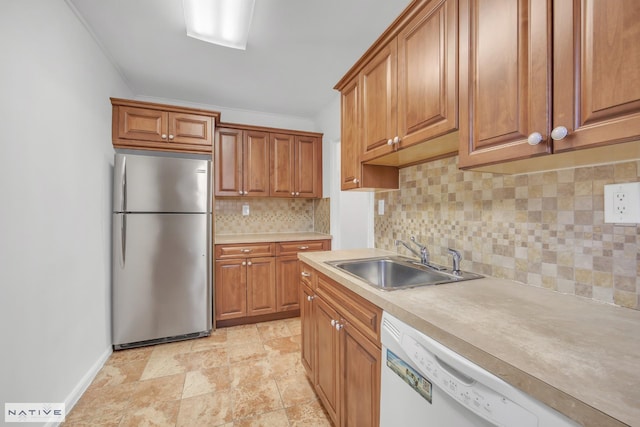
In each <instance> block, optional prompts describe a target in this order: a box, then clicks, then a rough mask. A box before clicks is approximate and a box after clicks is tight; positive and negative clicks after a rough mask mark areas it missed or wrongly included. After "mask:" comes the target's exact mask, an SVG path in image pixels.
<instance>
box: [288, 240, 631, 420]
mask: <svg viewBox="0 0 640 427" xmlns="http://www.w3.org/2000/svg"><path fill="white" fill-rule="evenodd" d="M389 254H394V255H395V253H394V252H388V251H382V250H377V249H355V250H341V251H326V252H310V253H301V254H299V255H298V257H299V258H300V259H301V260H302V261H304V262H306V263H307V264H309V265H310V266H311V267H313V268H315V269H316V270H318V271H320V272H321V273H324V274H325V275H327V276H329V277H330V278H332V279H334V280H335V281H337V282H339V283H340V284H342V285H344V286H345V287H347V288H348V289H350V290H352V291H354V292H355V293H357V294H359V295H361V296H362V297H364V298H366V299H368V300H369V301H371V302H373V303H374V304H376V305H378V306H379V307H381V308H382V309H383V310H385V311H388V312H389V313H391V314H393V315H394V316H396V317H398V318H399V319H401V320H403V321H404V322H406V323H408V324H409V325H411V326H413V327H415V328H416V329H418V330H420V331H422V332H424V333H425V334H426V335H429V336H431V337H432V338H434V339H436V340H437V341H440V342H441V343H442V344H444V345H446V346H447V347H449V348H451V349H452V350H454V351H456V352H457V353H459V354H461V355H463V356H464V357H466V358H467V359H469V360H471V361H472V362H474V363H476V364H478V365H479V366H481V367H483V368H484V369H486V370H488V371H489V372H492V373H493V374H495V375H497V376H498V377H501V378H502V379H504V380H505V381H507V382H508V383H510V384H512V385H514V386H515V387H517V388H519V389H521V390H523V391H524V392H526V393H528V394H529V395H531V396H533V397H535V398H537V399H538V400H540V401H542V402H543V403H545V404H547V405H549V406H551V407H553V408H555V409H556V410H558V411H559V412H562V413H564V414H566V415H567V416H569V417H570V418H573V419H574V420H576V421H578V422H579V423H580V424H582V425H584V426H594V427H595V426H598V427H603V426H623V425H631V426H640V311H636V310H631V309H627V308H622V307H617V306H613V305H609V304H604V303H599V302H596V301H593V300H590V299H586V298H581V297H577V296H573V295H565V294H561V293H558V292H553V291H550V290H547V289H543V288H538V287H534V286H529V285H523V284H520V283H517V282H513V281H510V280H504V279H495V278H483V279H478V280H470V281H466V282H458V283H450V284H444V285H439V286H426V287H421V288H414V289H406V290H397V291H391V292H387V291H381V290H378V289H375V288H373V287H372V286H370V285H368V284H366V283H365V282H363V281H361V280H359V279H357V278H355V277H354V276H351V275H349V274H346V273H343V272H341V271H339V270H337V269H336V268H334V267H331V266H329V265H327V264H325V263H324V262H325V261H332V260H341V259H354V258H367V257H372V256H381V255H389Z"/></svg>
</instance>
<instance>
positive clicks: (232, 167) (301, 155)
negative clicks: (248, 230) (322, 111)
mask: <svg viewBox="0 0 640 427" xmlns="http://www.w3.org/2000/svg"><path fill="white" fill-rule="evenodd" d="M214 159H215V186H214V187H215V195H216V196H256V197H305V198H320V197H322V134H320V133H314V132H301V131H288V130H286V129H275V128H265V127H259V126H251V125H236V124H233V125H230V124H229V125H226V124H225V125H224V126H223V127H220V128H219V129H218V130H217V131H216V139H215V144H214Z"/></svg>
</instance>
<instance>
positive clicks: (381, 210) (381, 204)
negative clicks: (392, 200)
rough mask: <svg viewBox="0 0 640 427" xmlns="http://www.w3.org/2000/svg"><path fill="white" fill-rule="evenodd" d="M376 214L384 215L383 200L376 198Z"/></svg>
mask: <svg viewBox="0 0 640 427" xmlns="http://www.w3.org/2000/svg"><path fill="white" fill-rule="evenodd" d="M378 215H384V200H378Z"/></svg>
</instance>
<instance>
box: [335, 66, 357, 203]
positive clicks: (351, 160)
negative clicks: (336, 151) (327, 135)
mask: <svg viewBox="0 0 640 427" xmlns="http://www.w3.org/2000/svg"><path fill="white" fill-rule="evenodd" d="M359 87H360V86H359V85H358V78H357V77H356V78H355V79H353V80H352V81H351V82H350V83H349V84H348V85H347V86H346V87H345V88H344V89H343V90H342V92H341V94H340V118H341V123H340V124H341V128H340V135H341V136H340V138H341V140H340V182H341V185H340V189H341V190H351V189H353V188H358V187H360V185H359V184H360V181H361V168H360V152H361V151H362V144H361V140H360V116H359V114H360V92H359Z"/></svg>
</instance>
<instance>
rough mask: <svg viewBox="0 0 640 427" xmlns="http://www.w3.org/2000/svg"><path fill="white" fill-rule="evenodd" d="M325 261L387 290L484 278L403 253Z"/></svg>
mask: <svg viewBox="0 0 640 427" xmlns="http://www.w3.org/2000/svg"><path fill="white" fill-rule="evenodd" d="M326 263H327V264H329V265H331V266H333V267H336V268H338V269H339V270H341V271H344V272H346V273H348V274H351V275H352V276H355V277H357V278H358V279H361V280H364V281H365V282H367V283H368V284H369V285H371V286H373V287H376V288H378V289H382V290H384V291H392V290H397V289H407V288H415V287H418V286H428V285H440V284H443V283H451V282H460V281H463V280H471V279H479V278H481V277H483V276H480V275H478V274H474V273H467V272H464V271H463V272H460V273H459V274H453V272H452V271H451V270H449V269H447V268H445V267H441V266H434V265H432V266H425V265H423V264H420V263H419V262H417V261H414V260H412V259H411V258H405V257H400V256H387V257H376V258H361V259H350V260H341V261H327V262H326Z"/></svg>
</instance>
